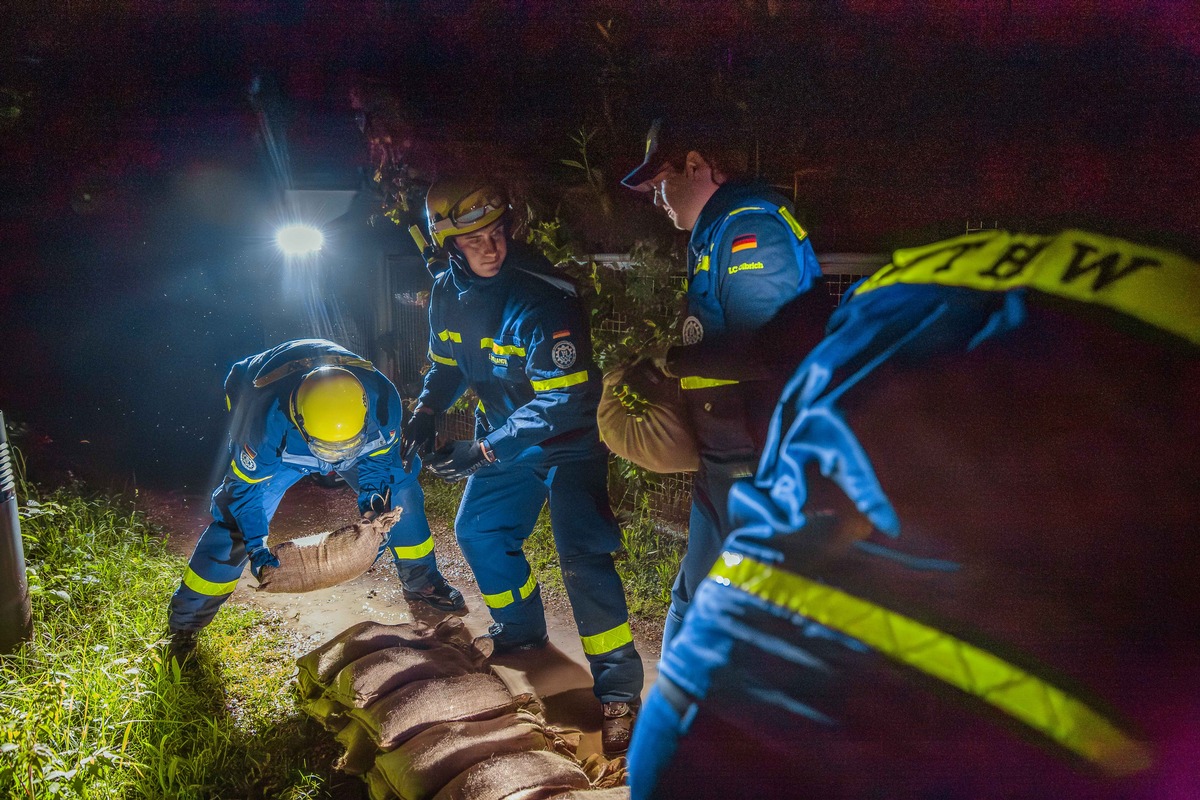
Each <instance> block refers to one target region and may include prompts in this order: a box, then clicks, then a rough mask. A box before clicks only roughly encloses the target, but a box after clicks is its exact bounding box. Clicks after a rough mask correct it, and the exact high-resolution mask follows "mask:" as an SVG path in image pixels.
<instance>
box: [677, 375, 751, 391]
mask: <svg viewBox="0 0 1200 800" xmlns="http://www.w3.org/2000/svg"><path fill="white" fill-rule="evenodd" d="M734 383H737V381H724V380H721V379H720V378H701V377H698V376H695V375H693V376H691V377H688V378H680V379H679V388H680V389H709V388H711V387H713V386H729V385H731V384H734Z"/></svg>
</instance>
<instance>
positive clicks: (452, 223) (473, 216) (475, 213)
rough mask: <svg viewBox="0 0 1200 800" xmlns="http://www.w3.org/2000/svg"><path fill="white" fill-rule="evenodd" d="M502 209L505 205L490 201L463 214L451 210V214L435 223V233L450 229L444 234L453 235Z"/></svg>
mask: <svg viewBox="0 0 1200 800" xmlns="http://www.w3.org/2000/svg"><path fill="white" fill-rule="evenodd" d="M502 210H503V206H494V205H492V204H491V203H488V204H486V205H482V206H476V207H475V208H468V209H467V210H466V211H463V212H462V213H461V214H456V213H454V212H453V211H452V212H450V216H448V217H446V218H445V219H440V220H438V221H437V222H435V223H433V232H434V235H437V234H442V233H443V231H449V233H446V234H443V235H446V236H452V235H454V233H455V232H458V231H461V230H462V229H463V228H465V227H467V226H468V225H474V224H475V223H476V222H479V221H480V220H481V219H483V218H484V217H486V216H487V215H488V214H494V213H496V212H497V211H502Z"/></svg>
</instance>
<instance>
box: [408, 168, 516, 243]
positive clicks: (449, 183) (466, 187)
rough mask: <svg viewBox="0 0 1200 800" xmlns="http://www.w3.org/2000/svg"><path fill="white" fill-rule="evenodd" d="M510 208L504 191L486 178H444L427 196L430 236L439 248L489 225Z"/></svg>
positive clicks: (434, 185)
mask: <svg viewBox="0 0 1200 800" xmlns="http://www.w3.org/2000/svg"><path fill="white" fill-rule="evenodd" d="M508 209H509V205H508V195H507V194H506V193H505V192H504V190H503V189H501V188H500V187H498V186H496V185H495V184H494V183H490V182H489V181H487V180H484V179H483V178H477V177H456V178H443V179H440V180H438V181H437V182H435V183H434V184H433V186H430V187H429V194H428V195H426V197H425V210H426V212H427V213H428V215H429V238H431V239H432V240H433V243H434V244H435V245H436V246H437V247H445V246H446V240H447V239H449V238H450V237H452V236H461V235H462V234H464V233H471V232H472V231H477V230H479V229H480V228H485V227H487V226H488V225H491V224H492V223H493V222H495V221H496V220H498V219H500V218H501V217H502V216H504V214H505V212H506V211H508Z"/></svg>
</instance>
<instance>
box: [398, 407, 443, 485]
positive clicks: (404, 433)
mask: <svg viewBox="0 0 1200 800" xmlns="http://www.w3.org/2000/svg"><path fill="white" fill-rule="evenodd" d="M433 417H434V414H433V412H432V411H429V410H428V409H421V408H418V409H417V410H416V412H415V413H414V414H413V415H412V417H411V418H410V419H409V420H408V422H407V423H406V424H405V425H404V427H403V428H402V429H401V431H400V465H401V466H403V467H404V471H405V472H412V459H413V454H414V453H417V452H420V454H421V455H425V454H426V453H428V452H429V451H431V450H433V446H434V444H435V443H436V442H437V422H436V420H434V418H433Z"/></svg>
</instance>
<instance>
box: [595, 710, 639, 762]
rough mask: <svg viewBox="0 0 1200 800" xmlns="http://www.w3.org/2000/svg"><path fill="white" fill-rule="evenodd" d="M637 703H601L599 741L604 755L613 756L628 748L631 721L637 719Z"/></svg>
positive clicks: (631, 727) (631, 735) (631, 730)
mask: <svg viewBox="0 0 1200 800" xmlns="http://www.w3.org/2000/svg"><path fill="white" fill-rule="evenodd" d="M640 705H641V704H640V703H639V704H634V703H603V704H602V705H601V708H602V709H603V711H604V721H603V722H601V723H600V743H601V744H602V745H603V748H604V755H606V756H608V757H609V758H615V757H616V756H619V755H622V754H623V753H624V752H625V751H626V750H628V749H629V740H630V739H631V738H632V737H633V722H634V720H636V719H637V713H638V710H639V708H640Z"/></svg>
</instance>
